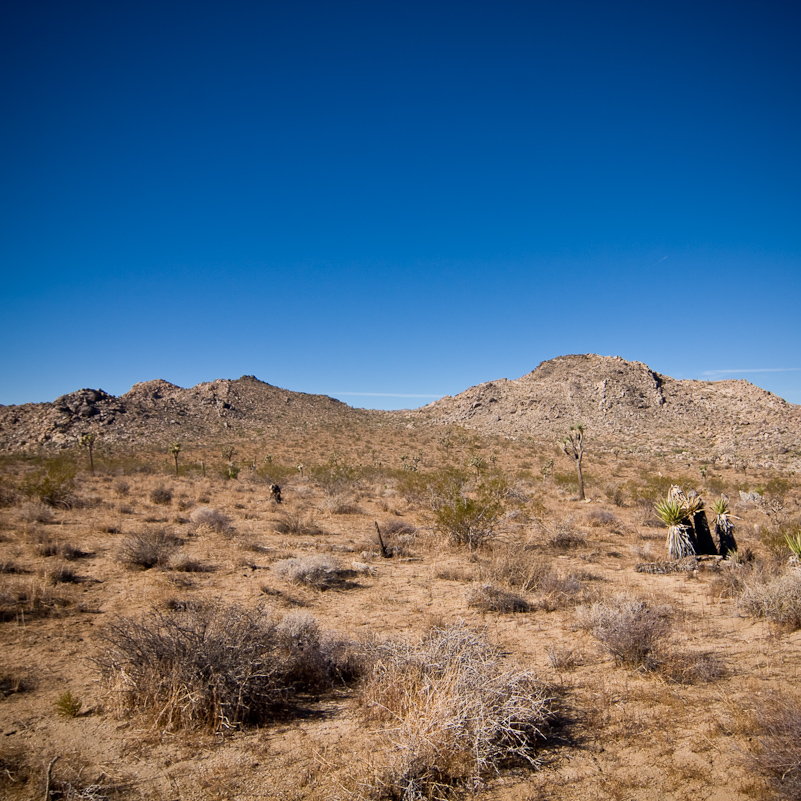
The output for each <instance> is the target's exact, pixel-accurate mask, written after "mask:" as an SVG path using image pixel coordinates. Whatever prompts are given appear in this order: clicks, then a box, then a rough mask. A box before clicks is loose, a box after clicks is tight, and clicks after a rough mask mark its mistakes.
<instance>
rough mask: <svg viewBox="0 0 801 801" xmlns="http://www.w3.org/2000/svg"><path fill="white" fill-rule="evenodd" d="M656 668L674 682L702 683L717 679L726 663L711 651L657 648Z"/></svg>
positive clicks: (724, 672)
mask: <svg viewBox="0 0 801 801" xmlns="http://www.w3.org/2000/svg"><path fill="white" fill-rule="evenodd" d="M656 656H657V665H656V670H657V671H658V672H659V674H660V675H662V676H663V677H664V678H666V679H668V680H669V681H673V682H675V683H676V684H702V683H706V682H711V681H717V680H718V679H720V678H722V677H723V676H724V675H725V674H726V664H725V662H724V661H723V659H722V658H721V657H720V656H719V655H718V654H716V653H714V652H713V651H688V650H684V649H681V648H675V647H665V648H659V649H657V654H656Z"/></svg>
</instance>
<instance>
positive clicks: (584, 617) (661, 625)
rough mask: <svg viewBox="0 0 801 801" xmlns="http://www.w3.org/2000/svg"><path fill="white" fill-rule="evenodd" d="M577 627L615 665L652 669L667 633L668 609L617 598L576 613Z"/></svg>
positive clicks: (635, 600) (632, 599)
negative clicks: (586, 633)
mask: <svg viewBox="0 0 801 801" xmlns="http://www.w3.org/2000/svg"><path fill="white" fill-rule="evenodd" d="M577 620H578V624H579V626H580V627H582V628H586V629H588V630H589V631H591V632H592V635H593V636H594V637H595V638H596V639H597V640H598V641H599V642H600V643H601V645H602V646H603V647H604V648H605V649H606V651H607V652H608V653H609V654H610V655H611V656H612V657H613V658H614V660H615V662H616V663H617V664H619V665H628V666H629V667H644V668H646V669H653V668H654V667H656V664H657V660H656V653H655V651H656V648H657V647H658V646H659V645H661V644H662V643H663V642H664V641H665V639H666V638H667V636H668V635H669V634H670V630H671V621H670V610H669V609H668V608H667V607H655V606H651V605H650V604H648V602H647V601H643V600H638V599H634V598H627V597H621V598H617V599H615V600H611V601H598V602H596V603H594V604H592V605H591V606H585V607H581V608H579V609H578V610H577Z"/></svg>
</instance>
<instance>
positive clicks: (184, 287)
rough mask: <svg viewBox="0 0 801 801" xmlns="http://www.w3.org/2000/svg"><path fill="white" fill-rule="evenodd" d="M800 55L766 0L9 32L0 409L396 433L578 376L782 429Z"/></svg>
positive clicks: (441, 7) (798, 25)
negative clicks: (269, 395) (626, 366)
mask: <svg viewBox="0 0 801 801" xmlns="http://www.w3.org/2000/svg"><path fill="white" fill-rule="evenodd" d="M800 34H801V4H798V3H791V2H765V0H762V2H749V3H743V2H736V1H734V0H729V1H728V2H703V1H701V2H670V3H666V2H663V3H646V2H642V1H641V0H637V2H614V1H613V0H610V1H609V2H599V1H598V0H592V2H571V1H570V0H565V2H535V1H534V0H531V1H530V2H504V0H493V1H492V2H490V0H486V1H485V2H471V0H458V2H448V1H447V0H443V1H442V2H431V0H428V2H416V1H415V0H402V1H400V0H398V1H397V2H393V1H391V0H387V1H385V0H373V2H349V1H348V0H338V1H337V2H330V1H329V2H302V1H300V0H294V1H293V2H289V1H287V2H266V1H263V2H241V1H240V2H237V0H227V2H225V3H222V2H214V3H212V2H203V1H202V0H192V2H170V0H164V2H158V3H156V2H149V1H148V0H145V2H143V1H142V0H137V2H127V1H126V0H115V1H114V2H99V0H80V1H78V2H63V0H59V1H58V2H40V1H39V0H28V1H27V2H13V3H12V2H8V3H4V4H3V5H2V8H1V9H0V92H1V94H0V101H1V102H2V106H1V108H2V125H0V152H2V159H1V160H0V270H2V292H1V295H0V297H2V306H1V307H0V311H1V312H2V314H1V315H0V326H2V328H0V331H1V332H2V355H1V356H0V403H3V404H11V403H24V402H28V401H44V400H52V399H53V398H55V397H56V396H58V395H60V394H63V393H66V392H71V391H73V390H75V389H78V388H80V387H87V386H88V387H95V388H96V387H100V388H102V389H105V390H106V391H108V392H112V393H114V394H122V393H124V392H126V391H127V390H128V389H129V388H130V387H131V385H132V384H133V383H135V382H138V381H145V380H149V379H153V378H164V379H166V380H168V381H172V382H174V383H176V384H179V385H181V386H192V385H194V384H196V383H198V382H200V381H209V380H212V379H214V378H237V377H239V376H240V375H242V374H255V375H256V376H257V377H258V378H260V379H262V380H264V381H268V382H269V383H271V384H275V385H278V386H282V387H286V388H288V389H292V390H298V391H304V392H316V393H324V394H329V395H332V396H334V397H338V398H341V399H342V400H344V401H346V402H347V403H350V404H351V405H354V406H367V407H375V408H402V407H413V406H418V405H421V404H423V403H427V402H429V400H432V399H434V398H435V397H439V396H441V395H443V394H455V393H457V392H460V391H462V390H463V389H466V388H467V387H469V386H471V385H473V384H476V383H479V382H481V381H488V380H491V379H495V378H502V377H507V378H516V377H518V376H520V375H523V374H524V373H527V372H529V371H530V370H532V369H533V368H534V367H535V366H536V365H537V364H538V363H539V362H540V361H542V360H544V359H548V358H552V357H554V356H559V355H563V354H567V353H588V352H592V353H600V354H602V355H620V356H623V357H624V358H627V359H636V360H638V361H643V362H645V363H647V364H648V365H650V366H651V367H652V368H653V369H655V370H657V371H659V372H662V373H665V374H667V375H672V376H674V377H676V378H729V377H733V378H747V379H749V380H751V381H753V382H754V383H756V384H758V385H760V386H763V387H765V388H767V389H770V390H772V391H774V392H776V393H777V394H779V395H781V396H783V397H785V398H787V399H788V400H790V401H792V402H795V403H801V348H799V345H800V344H801V336H800V333H801V327H800V326H799V323H801V314H800V313H799V306H800V305H801V202H800V201H801V96H800V95H801V47H799V44H798V42H799V35H800ZM368 393H369V394H368Z"/></svg>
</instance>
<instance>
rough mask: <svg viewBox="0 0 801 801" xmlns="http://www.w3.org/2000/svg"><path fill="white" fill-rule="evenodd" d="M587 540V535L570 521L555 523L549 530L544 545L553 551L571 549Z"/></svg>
mask: <svg viewBox="0 0 801 801" xmlns="http://www.w3.org/2000/svg"><path fill="white" fill-rule="evenodd" d="M586 542H587V535H586V534H585V533H584V532H583V531H580V530H579V529H577V528H576V527H575V525H574V524H573V522H572V521H570V520H566V521H564V522H563V523H557V524H556V525H555V526H554V528H553V530H552V531H550V532H549V536H548V539H547V540H546V545H547V546H548V547H549V548H551V549H553V550H554V551H573V550H575V549H576V548H578V547H580V546H582V545H584V544H585V543H586Z"/></svg>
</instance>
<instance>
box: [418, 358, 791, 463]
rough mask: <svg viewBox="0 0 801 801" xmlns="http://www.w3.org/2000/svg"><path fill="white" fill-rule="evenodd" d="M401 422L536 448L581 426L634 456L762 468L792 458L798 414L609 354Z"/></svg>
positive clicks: (766, 395) (485, 389) (559, 363)
mask: <svg viewBox="0 0 801 801" xmlns="http://www.w3.org/2000/svg"><path fill="white" fill-rule="evenodd" d="M407 414H408V416H409V417H410V418H411V419H418V420H420V421H425V422H427V423H429V424H433V425H443V424H459V425H463V426H465V427H468V428H472V429H475V430H477V431H483V432H488V433H489V432H492V433H495V434H501V435H504V436H510V437H520V436H531V437H533V438H534V439H537V440H548V439H550V440H554V439H558V438H560V437H562V436H564V435H565V433H566V432H567V430H568V429H569V428H570V426H571V425H575V424H578V423H581V424H583V425H584V426H585V428H586V430H587V436H588V439H589V440H591V441H592V442H594V443H595V444H596V445H602V446H605V447H608V448H614V449H620V450H631V451H635V452H641V453H655V452H667V453H681V452H682V451H687V452H690V453H692V454H694V455H696V456H703V457H704V458H709V459H721V460H723V461H727V462H734V461H744V462H749V463H753V462H755V461H756V462H762V463H771V464H775V463H777V462H782V463H785V464H789V463H793V462H797V461H799V457H801V407H799V406H796V405H793V404H790V403H787V401H785V400H783V399H781V398H778V397H776V396H775V395H773V394H771V393H770V392H767V391H766V390H763V389H760V388H759V387H756V386H754V385H753V384H750V383H749V382H748V381H743V380H738V381H715V382H711V381H688V380H681V381H679V380H676V379H673V378H670V377H668V376H663V375H660V374H659V373H656V372H654V371H653V370H651V369H650V368H649V367H647V366H646V365H644V364H642V363H640V362H630V361H626V360H625V359H621V358H620V357H617V356H608V357H605V356H596V355H593V354H587V355H572V356H561V357H559V358H556V359H551V360H550V361H546V362H543V363H542V364H540V365H539V367H537V368H536V369H535V370H533V371H532V372H531V373H528V374H527V375H524V376H522V377H521V378H518V379H515V380H512V381H510V380H508V379H501V380H499V381H489V382H487V383H484V384H479V385H478V386H475V387H471V388H470V389H468V390H465V391H464V392H462V393H460V394H459V395H456V396H455V397H446V398H442V399H441V400H438V401H436V402H434V403H431V404H429V405H428V406H425V407H423V408H422V409H419V410H416V411H414V412H409V413H407Z"/></svg>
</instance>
